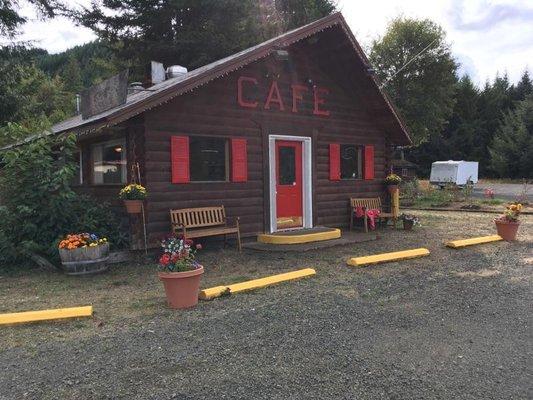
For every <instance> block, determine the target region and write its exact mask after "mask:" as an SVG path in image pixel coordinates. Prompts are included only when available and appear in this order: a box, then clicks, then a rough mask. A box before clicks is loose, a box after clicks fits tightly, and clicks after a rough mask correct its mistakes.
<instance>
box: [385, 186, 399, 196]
mask: <svg viewBox="0 0 533 400" xmlns="http://www.w3.org/2000/svg"><path fill="white" fill-rule="evenodd" d="M387 189H388V190H389V193H390V194H394V192H395V191H397V190H398V185H387Z"/></svg>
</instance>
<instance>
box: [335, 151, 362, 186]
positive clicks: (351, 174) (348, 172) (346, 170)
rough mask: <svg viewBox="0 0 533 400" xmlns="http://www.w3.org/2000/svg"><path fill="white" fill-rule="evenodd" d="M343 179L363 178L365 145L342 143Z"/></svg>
mask: <svg viewBox="0 0 533 400" xmlns="http://www.w3.org/2000/svg"><path fill="white" fill-rule="evenodd" d="M340 147H341V149H340V150H341V157H340V158H341V179H362V178H363V147H362V146H355V145H353V144H341V146H340Z"/></svg>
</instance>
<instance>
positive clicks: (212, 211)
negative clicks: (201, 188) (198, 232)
mask: <svg viewBox="0 0 533 400" xmlns="http://www.w3.org/2000/svg"><path fill="white" fill-rule="evenodd" d="M170 221H171V222H172V227H173V228H174V227H178V226H185V227H186V228H200V227H204V226H215V225H226V210H224V206H220V207H201V208H184V209H181V210H170Z"/></svg>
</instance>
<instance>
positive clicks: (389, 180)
mask: <svg viewBox="0 0 533 400" xmlns="http://www.w3.org/2000/svg"><path fill="white" fill-rule="evenodd" d="M401 182H402V178H400V177H399V176H398V175H396V174H389V175H387V177H386V178H385V184H386V185H387V189H388V190H389V193H390V194H394V192H395V191H396V190H398V188H399V185H400V183H401Z"/></svg>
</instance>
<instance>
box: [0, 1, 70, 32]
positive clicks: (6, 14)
mask: <svg viewBox="0 0 533 400" xmlns="http://www.w3.org/2000/svg"><path fill="white" fill-rule="evenodd" d="M26 3H29V4H31V5H32V6H33V7H34V8H35V10H36V11H37V13H38V14H39V16H40V17H41V18H43V19H44V18H50V17H53V16H54V15H57V14H58V13H60V12H62V11H65V6H64V4H63V2H62V1H58V0H26ZM27 20H28V18H27V17H25V16H23V15H22V14H21V13H20V4H19V1H18V0H2V1H0V35H5V36H10V37H13V36H15V35H16V33H17V28H18V27H19V26H20V25H22V24H23V23H25V22H26V21H27Z"/></svg>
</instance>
